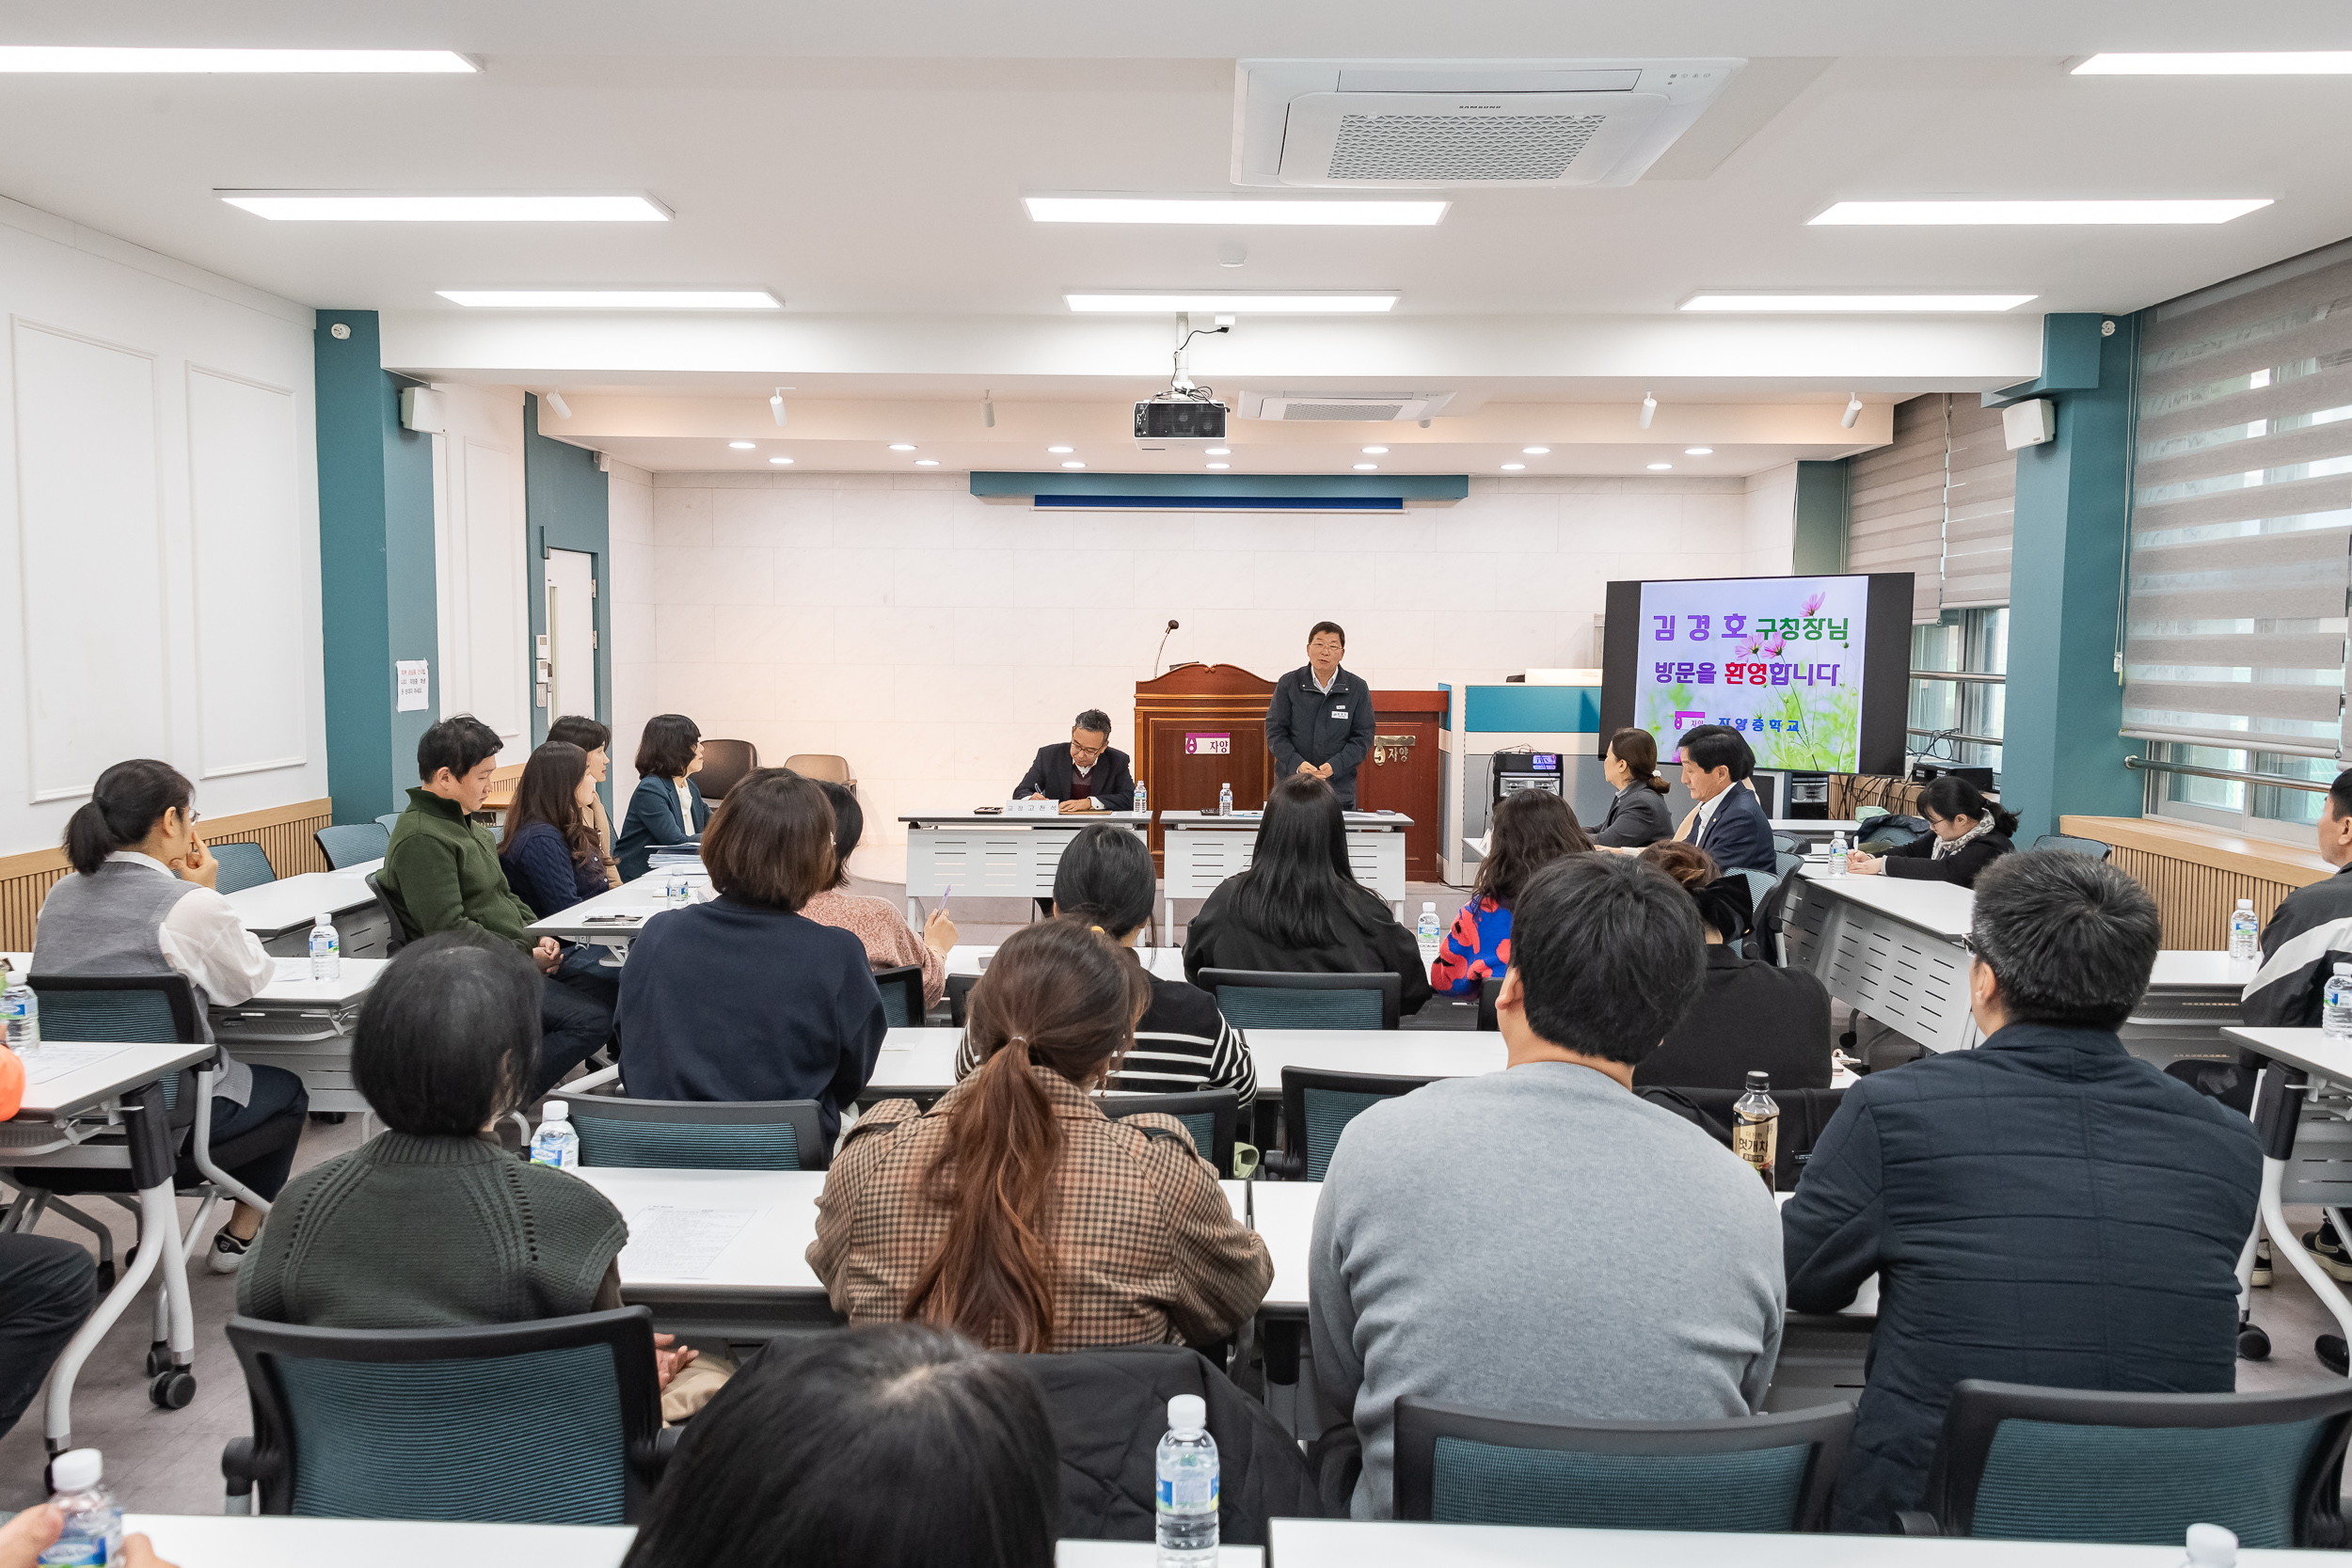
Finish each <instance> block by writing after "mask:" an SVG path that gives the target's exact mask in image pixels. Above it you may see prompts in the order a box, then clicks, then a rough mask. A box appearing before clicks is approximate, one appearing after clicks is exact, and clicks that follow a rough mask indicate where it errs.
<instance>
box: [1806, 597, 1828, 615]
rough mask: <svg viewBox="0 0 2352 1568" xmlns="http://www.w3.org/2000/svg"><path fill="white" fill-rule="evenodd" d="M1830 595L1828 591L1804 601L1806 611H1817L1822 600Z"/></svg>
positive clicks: (1811, 612)
mask: <svg viewBox="0 0 2352 1568" xmlns="http://www.w3.org/2000/svg"><path fill="white" fill-rule="evenodd" d="M1828 597H1829V594H1828V593H1827V592H1826V591H1824V592H1822V593H1819V594H1814V595H1813V596H1812V597H1811V598H1809V599H1807V600H1805V601H1804V612H1805V613H1806V614H1807V615H1811V614H1814V613H1816V612H1817V611H1819V610H1820V608H1821V601H1822V600H1823V599H1826V598H1828Z"/></svg>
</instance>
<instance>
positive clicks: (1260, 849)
mask: <svg viewBox="0 0 2352 1568" xmlns="http://www.w3.org/2000/svg"><path fill="white" fill-rule="evenodd" d="M1204 969H1254V970H1260V971H1267V970H1283V971H1289V972H1293V973H1297V974H1377V973H1379V972H1380V971H1382V970H1388V971H1391V972H1392V973H1393V974H1396V975H1397V976H1399V977H1400V978H1401V979H1402V980H1403V982H1404V985H1403V987H1402V990H1401V995H1400V999H1399V1002H1398V1007H1399V1010H1400V1011H1403V1012H1407V1013H1412V1012H1419V1011H1420V1010H1421V1005H1422V1003H1424V1002H1426V1001H1428V1000H1429V967H1428V965H1427V964H1425V963H1423V962H1422V957H1421V944H1420V943H1419V942H1415V941H1414V940H1413V933H1412V932H1410V931H1408V930H1406V928H1405V927H1402V926H1400V925H1398V924H1397V923H1396V917H1395V916H1393V915H1392V914H1391V913H1390V912H1389V906H1388V905H1387V904H1386V903H1384V902H1383V901H1382V900H1381V898H1380V895H1378V894H1376V893H1374V892H1373V891H1372V890H1371V889H1370V888H1368V887H1365V886H1364V885H1363V884H1362V883H1361V882H1359V881H1358V880H1357V879H1356V874H1355V872H1354V871H1352V870H1350V869H1349V868H1348V863H1347V827H1346V819H1345V818H1344V817H1343V816H1342V815H1341V812H1340V798H1339V797H1338V796H1336V795H1334V794H1332V793H1331V786H1330V785H1329V784H1326V783H1324V782H1323V781H1322V780H1321V779H1319V778H1314V777H1311V776H1310V775H1308V774H1305V773H1294V774H1292V775H1291V776H1290V777H1289V778H1287V779H1284V780H1283V781H1282V782H1281V783H1280V784H1276V785H1275V786H1274V793H1273V794H1272V795H1270V796H1268V797H1267V798H1266V803H1265V815H1264V816H1263V817H1261V818H1260V819H1259V822H1258V844H1257V847H1256V849H1255V850H1253V851H1252V853H1251V857H1250V862H1249V869H1248V870H1247V871H1244V872H1242V873H1240V874H1239V875H1237V876H1232V877H1228V878H1227V879H1225V880H1223V881H1222V882H1219V883H1218V884H1217V887H1216V892H1215V893H1212V894H1210V895H1209V896H1208V900H1207V901H1206V902H1205V903H1203V904H1202V905H1201V906H1200V913H1199V914H1196V915H1194V916H1193V917H1192V924H1191V925H1190V926H1189V927H1186V929H1185V932H1184V978H1185V979H1187V980H1191V981H1194V982H1196V983H1198V981H1199V979H1200V972H1201V971H1202V970H1204Z"/></svg>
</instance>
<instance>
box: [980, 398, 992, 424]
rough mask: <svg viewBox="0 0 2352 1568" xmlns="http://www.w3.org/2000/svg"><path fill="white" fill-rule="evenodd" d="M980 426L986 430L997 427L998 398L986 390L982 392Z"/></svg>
mask: <svg viewBox="0 0 2352 1568" xmlns="http://www.w3.org/2000/svg"><path fill="white" fill-rule="evenodd" d="M980 427H981V428H982V429H984V430H994V429H995V428H996V400H995V399H993V398H992V397H990V396H989V395H988V394H987V393H986V392H982V393H981V394H980Z"/></svg>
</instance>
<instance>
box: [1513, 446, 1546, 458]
mask: <svg viewBox="0 0 2352 1568" xmlns="http://www.w3.org/2000/svg"><path fill="white" fill-rule="evenodd" d="M1519 451H1523V452H1525V453H1526V454H1527V455H1528V456H1530V457H1548V456H1549V455H1550V453H1551V449H1550V448H1549V447H1521V448H1520V449H1519Z"/></svg>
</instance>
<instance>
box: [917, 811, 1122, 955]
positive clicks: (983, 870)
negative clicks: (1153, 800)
mask: <svg viewBox="0 0 2352 1568" xmlns="http://www.w3.org/2000/svg"><path fill="white" fill-rule="evenodd" d="M1033 804H1043V805H1048V806H1052V807H1053V808H1054V809H1053V810H1051V811H1045V812H1039V811H1031V810H1025V809H1023V808H1024V807H1025V806H1029V805H1033ZM898 820H899V821H900V822H902V823H904V824H905V825H906V830H907V924H908V925H910V926H912V927H914V928H915V929H916V930H918V931H919V930H921V929H922V928H923V906H922V903H921V900H923V899H925V898H939V899H946V898H947V897H949V896H950V895H959V894H960V895H962V896H964V897H966V898H1051V897H1053V896H1054V872H1055V871H1056V869H1057V868H1058V867H1059V866H1060V864H1061V852H1062V851H1063V850H1064V849H1067V848H1068V847H1070V841H1071V840H1072V839H1073V838H1076V837H1077V836H1078V835H1079V834H1080V833H1082V832H1085V831H1086V830H1087V829H1089V828H1091V827H1094V826H1096V825H1097V824H1099V823H1105V822H1107V823H1111V824H1113V825H1115V826H1118V827H1121V828H1125V829H1128V830H1129V831H1130V832H1138V833H1140V832H1144V831H1145V830H1146V829H1147V828H1149V827H1150V826H1151V824H1152V813H1150V812H1136V811H1088V812H1072V813H1070V814H1069V815H1067V816H1064V815H1062V813H1061V811H1060V809H1059V802H1057V801H1041V802H1026V801H1015V802H1013V803H1012V804H1011V805H1009V806H1007V807H1003V808H999V809H998V810H995V811H949V812H911V813H908V814H907V815H905V816H900V817H899V818H898ZM951 912H952V911H951Z"/></svg>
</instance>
